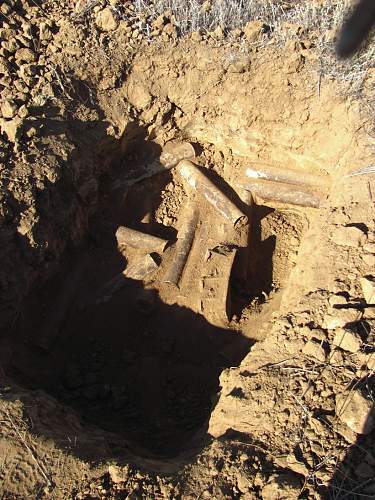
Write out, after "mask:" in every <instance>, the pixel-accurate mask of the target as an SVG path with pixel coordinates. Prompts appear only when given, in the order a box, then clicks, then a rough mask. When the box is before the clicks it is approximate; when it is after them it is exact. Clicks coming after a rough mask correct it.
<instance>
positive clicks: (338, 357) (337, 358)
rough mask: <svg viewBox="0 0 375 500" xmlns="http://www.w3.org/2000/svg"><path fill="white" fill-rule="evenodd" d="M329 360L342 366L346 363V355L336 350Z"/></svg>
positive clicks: (332, 363)
mask: <svg viewBox="0 0 375 500" xmlns="http://www.w3.org/2000/svg"><path fill="white" fill-rule="evenodd" d="M329 362H330V364H331V365H338V366H341V365H343V364H344V356H343V355H342V352H340V351H338V350H336V351H333V353H332V354H331V356H330V357H329Z"/></svg>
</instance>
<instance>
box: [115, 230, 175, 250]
mask: <svg viewBox="0 0 375 500" xmlns="http://www.w3.org/2000/svg"><path fill="white" fill-rule="evenodd" d="M116 239H117V244H118V245H119V246H123V245H127V246H130V247H132V248H136V249H137V250H143V251H145V252H147V253H152V252H156V253H160V254H162V253H163V252H164V250H165V249H166V247H167V245H168V241H167V240H164V239H162V238H158V237H157V236H152V235H151V234H147V233H142V232H141V231H137V230H136V229H131V228H130V227H125V226H120V227H119V228H118V229H117V231H116Z"/></svg>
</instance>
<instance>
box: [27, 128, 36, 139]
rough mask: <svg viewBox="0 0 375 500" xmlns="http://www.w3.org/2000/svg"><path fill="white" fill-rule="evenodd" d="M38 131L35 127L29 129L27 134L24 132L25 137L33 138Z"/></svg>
mask: <svg viewBox="0 0 375 500" xmlns="http://www.w3.org/2000/svg"><path fill="white" fill-rule="evenodd" d="M37 133H38V131H37V129H36V128H35V127H30V128H29V129H28V130H27V132H26V135H27V137H29V138H31V137H35V136H36V135H37Z"/></svg>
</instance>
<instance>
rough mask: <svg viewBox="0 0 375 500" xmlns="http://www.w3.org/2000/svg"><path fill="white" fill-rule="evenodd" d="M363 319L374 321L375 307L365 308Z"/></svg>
mask: <svg viewBox="0 0 375 500" xmlns="http://www.w3.org/2000/svg"><path fill="white" fill-rule="evenodd" d="M363 317H364V319H375V306H374V307H366V309H365V311H364V314H363Z"/></svg>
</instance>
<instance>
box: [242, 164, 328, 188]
mask: <svg viewBox="0 0 375 500" xmlns="http://www.w3.org/2000/svg"><path fill="white" fill-rule="evenodd" d="M245 176H246V177H247V178H249V179H260V180H261V179H263V180H267V181H274V182H284V183H285V184H295V185H297V186H321V187H324V186H326V184H327V182H328V179H326V178H324V177H322V176H320V175H314V174H310V173H308V172H301V171H299V172H296V171H295V170H290V169H289V170H288V169H285V168H280V167H273V166H269V165H261V166H259V165H250V166H249V167H247V168H246V172H245Z"/></svg>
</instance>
